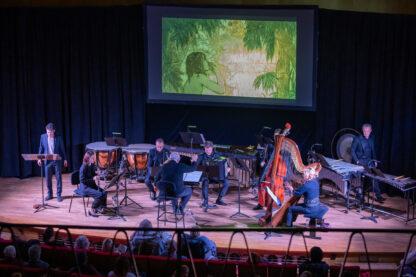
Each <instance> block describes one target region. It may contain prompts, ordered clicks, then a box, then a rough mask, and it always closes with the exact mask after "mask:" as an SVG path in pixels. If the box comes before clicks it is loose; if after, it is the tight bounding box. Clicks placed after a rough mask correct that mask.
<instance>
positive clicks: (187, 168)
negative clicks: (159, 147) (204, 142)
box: [155, 152, 197, 214]
mask: <svg viewBox="0 0 416 277" xmlns="http://www.w3.org/2000/svg"><path fill="white" fill-rule="evenodd" d="M196 159H197V156H196V155H193V156H192V158H191V161H192V162H193V165H186V164H183V163H180V160H181V157H180V155H179V154H178V153H176V152H173V153H171V154H170V155H169V160H167V161H166V162H165V163H164V164H163V166H162V169H161V170H160V171H159V173H158V174H157V175H156V177H155V182H156V184H157V185H158V189H159V190H160V191H161V193H164V192H166V190H167V188H164V187H160V184H162V182H159V181H167V182H170V183H172V184H173V185H174V188H173V190H174V191H173V193H174V195H173V196H176V197H177V198H180V199H181V201H180V203H179V207H176V204H177V203H176V202H173V203H172V206H173V207H174V210H175V212H177V213H180V214H183V212H184V211H185V207H186V204H187V203H188V201H189V199H191V196H192V189H191V188H190V187H187V186H185V185H184V183H183V174H184V173H186V172H192V171H194V170H195V168H196V166H195V163H194V162H195V161H196Z"/></svg>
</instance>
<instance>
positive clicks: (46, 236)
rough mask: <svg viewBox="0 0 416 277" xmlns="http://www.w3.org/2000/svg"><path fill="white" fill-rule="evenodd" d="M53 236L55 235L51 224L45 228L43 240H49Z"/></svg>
mask: <svg viewBox="0 0 416 277" xmlns="http://www.w3.org/2000/svg"><path fill="white" fill-rule="evenodd" d="M52 237H53V228H52V227H50V226H49V227H47V228H46V229H45V232H43V241H44V242H49V241H50V240H51V238H52Z"/></svg>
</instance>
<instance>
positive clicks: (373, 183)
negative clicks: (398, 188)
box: [360, 161, 378, 223]
mask: <svg viewBox="0 0 416 277" xmlns="http://www.w3.org/2000/svg"><path fill="white" fill-rule="evenodd" d="M371 162H372V161H370V162H369V165H368V166H367V167H365V169H366V170H368V171H369V173H371V174H374V173H373V172H372V169H374V167H372V166H370V163H371ZM369 177H370V176H369ZM370 178H371V187H372V191H373V198H372V199H371V204H370V211H371V215H370V216H363V217H361V218H360V219H364V220H371V221H373V222H374V223H378V222H377V218H378V216H376V215H374V198H375V192H374V187H375V182H376V180H375V178H374V177H370ZM369 197H370V196H369ZM368 202H370V201H368Z"/></svg>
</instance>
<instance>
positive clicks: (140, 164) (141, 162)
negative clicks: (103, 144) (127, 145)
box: [123, 149, 148, 170]
mask: <svg viewBox="0 0 416 277" xmlns="http://www.w3.org/2000/svg"><path fill="white" fill-rule="evenodd" d="M123 154H124V155H125V157H126V160H127V162H128V163H129V167H130V169H132V170H134V169H137V170H146V169H147V156H148V153H146V152H142V150H136V149H123Z"/></svg>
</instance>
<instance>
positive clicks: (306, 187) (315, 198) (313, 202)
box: [293, 179, 319, 208]
mask: <svg viewBox="0 0 416 277" xmlns="http://www.w3.org/2000/svg"><path fill="white" fill-rule="evenodd" d="M293 194H294V195H295V196H299V197H300V196H302V195H303V196H304V201H303V202H304V203H305V205H306V206H307V207H310V208H313V207H317V206H319V183H318V181H317V179H312V180H309V181H307V182H305V184H303V185H302V186H300V187H299V188H297V189H296V190H295V191H294V192H293Z"/></svg>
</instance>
